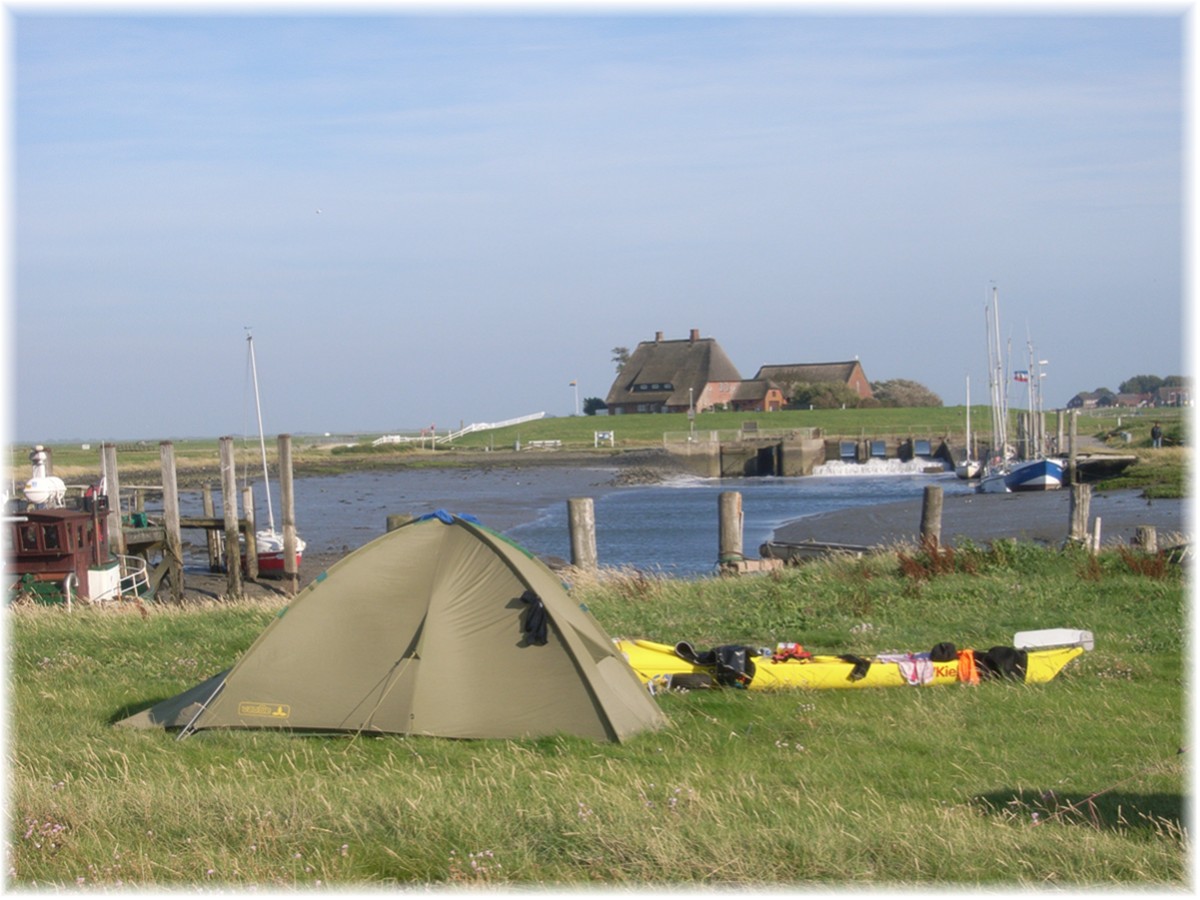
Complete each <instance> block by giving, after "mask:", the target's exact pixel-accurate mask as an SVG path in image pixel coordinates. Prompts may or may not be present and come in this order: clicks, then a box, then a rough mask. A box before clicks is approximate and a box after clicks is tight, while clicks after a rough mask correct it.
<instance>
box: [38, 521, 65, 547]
mask: <svg viewBox="0 0 1200 900" xmlns="http://www.w3.org/2000/svg"><path fill="white" fill-rule="evenodd" d="M42 540H44V541H45V542H46V549H47V550H58V549H60V548H61V547H62V544H61V543H60V542H59V537H58V526H57V525H43V526H42Z"/></svg>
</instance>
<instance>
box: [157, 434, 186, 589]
mask: <svg viewBox="0 0 1200 900" xmlns="http://www.w3.org/2000/svg"><path fill="white" fill-rule="evenodd" d="M158 455H159V461H160V463H161V465H162V499H163V536H164V541H165V543H164V546H163V561H164V562H165V563H166V564H167V578H169V579H170V582H171V599H172V600H174V601H175V602H176V603H178V602H179V601H181V600H182V599H183V535H182V533H181V531H180V527H179V481H178V478H177V476H176V474H175V445H174V444H173V443H171V442H170V441H160V442H159V444H158Z"/></svg>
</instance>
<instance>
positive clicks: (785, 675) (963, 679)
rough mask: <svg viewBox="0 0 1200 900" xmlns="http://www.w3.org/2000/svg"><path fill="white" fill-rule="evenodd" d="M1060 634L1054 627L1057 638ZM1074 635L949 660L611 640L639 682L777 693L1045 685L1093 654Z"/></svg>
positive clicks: (1088, 640) (928, 656)
mask: <svg viewBox="0 0 1200 900" xmlns="http://www.w3.org/2000/svg"><path fill="white" fill-rule="evenodd" d="M1060 631H1061V630H1057V629H1056V630H1054V633H1056V634H1057V633H1059V632H1060ZM1046 633H1050V632H1046ZM1027 634H1037V632H1029V633H1027ZM1076 634H1079V635H1081V636H1083V635H1086V640H1084V639H1083V638H1082V637H1081V638H1080V639H1079V640H1077V641H1075V642H1074V643H1070V644H1063V645H1059V646H1053V647H1033V648H1029V647H994V648H991V649H990V650H988V651H986V652H984V651H975V650H963V651H953V656H952V657H951V658H941V659H933V658H931V656H942V657H950V654H949V653H946V652H943V653H941V654H937V653H934V654H930V653H912V654H904V653H894V654H881V655H879V656H874V657H870V658H861V657H854V656H808V655H807V654H803V656H804V658H800V657H799V656H798V655H795V651H789V652H787V653H778V652H777V653H768V652H766V651H755V650H753V649H752V648H749V647H726V648H716V649H715V650H710V651H706V652H703V653H697V652H696V651H694V650H693V649H692V648H691V647H690V646H689V645H688V644H686V643H681V644H677V645H671V644H660V643H656V642H654V641H647V640H626V639H619V640H616V641H615V642H614V643H615V644H616V646H617V649H618V650H619V651H620V652H621V654H622V655H624V657H625V659H626V660H628V661H629V665H630V666H631V667H632V668H633V670H634V672H636V673H637V676H638V678H639V679H640V680H641V681H642V682H643V683H644V684H647V685H650V686H651V687H652V688H664V689H665V688H669V687H672V686H675V687H681V686H682V687H707V686H716V685H727V686H733V687H744V688H747V689H749V690H752V691H772V690H784V689H793V688H809V689H828V688H866V687H902V686H906V685H907V686H923V685H934V684H960V683H963V684H975V683H978V682H979V681H980V680H987V679H988V678H1001V677H1007V678H1010V679H1013V680H1019V681H1023V682H1025V683H1026V684H1042V683H1045V682H1047V681H1051V680H1053V679H1054V678H1055V676H1057V675H1058V673H1059V672H1061V671H1062V669H1063V667H1064V666H1066V665H1067V663H1069V662H1070V661H1071V660H1073V659H1075V658H1076V657H1077V656H1079V655H1081V654H1082V653H1083V652H1084V650H1085V649H1087V650H1090V649H1091V634H1090V633H1089V632H1077V633H1076ZM935 649H936V648H935ZM952 649H953V648H951V650H952ZM722 651H734V652H733V653H732V654H730V653H723V652H722ZM736 651H741V652H740V653H739V652H736Z"/></svg>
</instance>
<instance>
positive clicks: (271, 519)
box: [246, 329, 275, 531]
mask: <svg viewBox="0 0 1200 900" xmlns="http://www.w3.org/2000/svg"><path fill="white" fill-rule="evenodd" d="M246 343H247V344H248V345H249V347H250V377H251V379H252V380H253V381H254V412H255V414H256V415H257V416H258V446H259V449H260V450H261V451H262V470H263V493H265V494H266V495H267V522H268V524H269V525H270V526H271V531H274V530H275V512H274V510H272V509H271V481H270V479H269V478H268V476H267V439H266V436H265V435H264V434H263V422H262V403H261V402H260V401H259V398H258V366H257V365H256V363H255V360H254V335H253V334H251V333H250V331H249V330H248V329H247V331H246Z"/></svg>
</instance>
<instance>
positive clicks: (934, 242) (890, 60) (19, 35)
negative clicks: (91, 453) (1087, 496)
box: [9, 7, 1191, 441]
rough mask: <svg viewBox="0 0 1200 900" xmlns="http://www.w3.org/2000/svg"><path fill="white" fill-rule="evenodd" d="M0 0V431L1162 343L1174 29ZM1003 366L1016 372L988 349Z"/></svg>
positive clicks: (959, 396) (1172, 181)
mask: <svg viewBox="0 0 1200 900" xmlns="http://www.w3.org/2000/svg"><path fill="white" fill-rule="evenodd" d="M1148 9H1150V10H1151V11H1152V14H1144V15H1138V16H1130V15H1117V14H1114V13H1111V12H1109V13H1105V14H1095V13H1096V11H1094V10H1093V11H1079V12H1072V11H1070V10H1069V9H1067V12H1066V13H1065V14H1062V15H1055V16H1047V15H1037V16H1031V15H1025V14H1021V13H1019V12H1012V13H1008V14H1003V13H1001V14H992V15H983V14H974V13H971V14H966V13H964V14H957V15H955V14H947V13H950V12H953V10H946V11H941V12H939V11H937V10H929V11H925V12H924V13H923V14H920V15H905V16H899V17H893V18H882V17H880V16H879V15H878V10H876V11H874V13H871V14H865V13H864V14H857V15H816V14H814V13H813V12H812V11H806V10H804V9H803V8H797V9H787V8H768V9H765V10H760V11H759V12H758V13H757V14H753V15H742V16H738V15H728V14H717V13H714V12H698V11H688V10H686V9H681V10H668V11H667V12H666V13H665V14H658V15H650V14H638V13H634V12H629V11H625V10H622V9H621V8H619V7H618V8H614V9H612V10H609V11H607V12H604V11H601V12H594V13H592V14H588V15H580V14H567V13H566V12H565V11H562V10H559V11H558V14H553V11H551V14H545V11H543V12H541V13H538V14H520V13H519V12H518V11H517V10H509V11H500V12H494V13H492V14H487V15H477V14H468V13H466V12H463V11H459V12H458V13H457V14H452V15H444V16H433V15H430V14H428V13H425V12H418V11H416V10H411V9H403V8H401V9H395V10H392V9H386V8H385V9H372V10H369V11H368V12H369V14H366V15H358V16H349V15H345V16H330V15H324V16H323V15H319V14H317V13H316V12H314V11H304V10H302V9H301V10H292V11H281V12H278V13H276V14H270V15H251V14H235V15H205V16H188V15H184V14H182V13H179V14H170V15H154V14H153V11H151V10H145V11H138V10H136V9H135V10H133V11H131V12H128V13H126V14H119V15H118V14H100V13H97V12H88V11H87V10H86V9H84V10H78V11H76V12H74V13H71V12H66V11H57V12H51V11H45V10H43V11H39V10H38V9H37V8H36V7H31V8H29V9H28V10H27V11H22V10H21V9H20V8H17V9H15V10H10V14H11V20H10V24H9V28H10V38H11V44H12V55H11V71H12V76H11V85H10V93H11V96H12V107H13V117H12V142H11V148H12V150H11V152H12V158H11V160H10V165H11V196H12V198H13V204H12V207H11V219H12V221H11V226H10V227H11V234H12V236H13V238H14V250H13V254H12V260H11V270H12V282H13V284H14V290H13V297H12V302H11V310H10V316H9V322H10V325H9V327H10V337H9V344H10V346H11V348H12V353H11V356H10V358H12V359H14V360H15V366H14V370H15V372H16V373H18V374H16V375H15V376H14V377H13V385H12V390H11V399H10V405H11V415H10V418H11V422H12V434H13V435H14V437H15V438H16V439H17V440H21V441H51V440H60V439H70V438H84V439H92V440H123V439H133V438H146V439H165V438H174V437H188V436H215V435H219V434H241V433H242V432H243V431H244V430H245V427H246V417H245V410H246V402H245V401H246V379H245V341H244V336H245V330H244V329H245V327H246V326H251V327H252V328H253V332H254V336H255V347H256V350H257V357H258V365H259V374H260V383H261V388H262V396H263V403H264V419H265V423H264V424H265V426H266V428H267V430H268V432H271V433H275V432H283V431H287V432H292V433H305V432H326V431H329V432H335V433H345V432H355V431H387V430H393V429H407V428H417V427H422V426H427V425H430V424H435V425H437V426H438V428H439V429H444V428H446V427H450V426H457V425H458V424H460V423H463V422H465V423H470V422H480V421H484V422H486V421H497V420H502V419H506V418H509V417H513V416H518V415H523V414H526V413H532V412H538V411H545V412H547V413H548V414H551V415H568V414H570V413H571V412H572V411H573V410H574V403H575V400H574V391H573V389H572V388H571V387H570V386H569V385H570V382H571V381H573V380H578V382H579V394H580V397H590V396H600V397H603V396H605V395H606V394H607V392H608V389H609V386H610V384H611V382H612V380H613V377H614V375H615V369H614V366H613V363H612V361H611V355H612V354H611V350H612V348H613V347H617V346H625V347H628V348H629V349H631V350H632V349H633V348H634V347H635V346H636V345H637V343H638V342H639V341H642V340H650V339H652V338H653V337H654V334H655V332H656V331H663V332H664V333H665V336H666V337H668V338H684V337H686V336H687V335H688V332H689V330H690V329H692V328H697V329H699V330H700V332H701V334H702V335H703V336H705V337H713V338H716V339H717V341H718V342H719V343H720V344H721V346H722V347H723V348H724V349H725V351H726V353H727V354H728V355H729V357H730V358H731V359H732V360H733V362H734V364H735V365H736V366H737V367H738V368H739V369H740V370H741V373H742V376H743V377H745V378H750V377H752V376H753V375H754V373H755V372H756V371H757V369H758V367H759V366H760V365H764V364H782V363H792V362H825V361H835V360H845V359H851V358H854V357H858V358H859V359H861V361H862V363H863V366H864V369H865V371H866V374H867V377H868V378H870V379H871V380H873V381H877V380H885V379H892V378H908V379H913V380H916V381H919V382H921V383H923V384H925V385H927V386H928V387H930V388H931V389H933V390H934V391H935V392H937V393H938V394H939V395H941V397H942V398H943V400H944V401H945V402H946V404H947V405H956V404H961V403H962V402H963V400H964V387H965V379H966V378H967V377H968V376H969V377H970V379H971V386H972V399H973V400H974V401H976V402H983V400H984V399H985V398H986V395H987V386H986V376H987V358H986V336H985V330H984V305H985V303H986V301H987V299H988V296H989V292H990V289H991V285H992V284H993V283H994V284H996V285H997V286H998V287H999V290H1000V302H1001V315H1002V318H1003V326H1004V331H1005V333H1006V335H1010V336H1011V337H1012V340H1013V343H1014V347H1016V348H1017V349H1018V350H1019V351H1020V353H1021V354H1022V355H1023V354H1024V345H1025V341H1026V335H1027V333H1031V334H1032V337H1033V340H1034V342H1035V344H1036V345H1037V352H1038V355H1039V356H1040V357H1042V358H1044V359H1048V360H1049V365H1048V366H1047V367H1046V370H1047V373H1048V374H1047V377H1046V379H1045V382H1044V384H1045V393H1046V402H1047V405H1048V406H1059V405H1063V404H1065V403H1066V401H1067V400H1068V399H1069V398H1070V397H1071V396H1072V395H1073V394H1075V393H1076V392H1078V391H1081V390H1091V389H1094V388H1097V387H1102V386H1103V387H1110V388H1112V389H1114V390H1115V389H1116V388H1117V385H1118V384H1119V382H1121V381H1122V380H1124V379H1126V378H1128V377H1130V376H1132V375H1135V374H1143V373H1144V374H1156V375H1169V374H1191V373H1190V371H1189V370H1188V366H1189V362H1190V361H1189V360H1188V359H1187V357H1186V354H1185V350H1186V347H1185V344H1186V341H1185V337H1184V329H1183V327H1182V326H1183V325H1184V319H1185V316H1184V309H1185V304H1184V296H1183V291H1184V289H1185V282H1184V277H1183V262H1184V259H1185V257H1184V253H1183V238H1182V229H1183V222H1184V211H1185V208H1186V207H1185V196H1184V186H1185V185H1184V166H1183V141H1184V138H1185V128H1186V121H1187V117H1186V115H1185V92H1184V81H1183V79H1184V68H1185V67H1184V63H1185V60H1184V41H1183V38H1184V29H1185V24H1184V20H1183V18H1182V17H1181V15H1180V14H1178V13H1176V14H1167V13H1165V12H1163V11H1161V10H1159V9H1156V8H1153V7H1151V8H1148ZM1017 367H1019V368H1024V366H1023V365H1021V366H1016V365H1014V368H1017Z"/></svg>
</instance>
